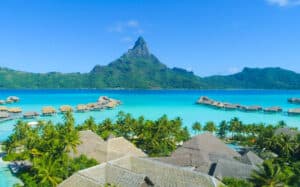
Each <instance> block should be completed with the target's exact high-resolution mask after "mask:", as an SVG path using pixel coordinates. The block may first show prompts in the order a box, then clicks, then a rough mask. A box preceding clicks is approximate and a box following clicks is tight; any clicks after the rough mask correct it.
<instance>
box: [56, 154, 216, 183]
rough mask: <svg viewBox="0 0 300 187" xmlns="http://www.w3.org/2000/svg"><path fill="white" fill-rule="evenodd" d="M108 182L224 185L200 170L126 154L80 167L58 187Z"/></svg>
mask: <svg viewBox="0 0 300 187" xmlns="http://www.w3.org/2000/svg"><path fill="white" fill-rule="evenodd" d="M107 183H109V184H114V185H116V186H124V187H150V186H182V187H199V186H205V187H217V186H219V185H220V184H221V183H220V182H219V181H218V180H216V179H214V178H213V177H211V176H209V175H206V174H203V173H200V172H195V171H191V170H187V169H184V168H181V167H176V166H173V165H169V164H164V163H161V162H157V161H155V160H150V159H146V158H140V157H133V156H125V157H122V158H120V159H116V160H113V161H109V162H106V163H102V164H100V165H97V166H94V167H91V168H88V169H84V170H81V171H79V172H77V173H75V174H73V175H72V176H71V177H69V178H68V179H66V180H65V181H63V182H62V183H61V184H59V187H67V186H72V187H98V186H104V185H105V184H107Z"/></svg>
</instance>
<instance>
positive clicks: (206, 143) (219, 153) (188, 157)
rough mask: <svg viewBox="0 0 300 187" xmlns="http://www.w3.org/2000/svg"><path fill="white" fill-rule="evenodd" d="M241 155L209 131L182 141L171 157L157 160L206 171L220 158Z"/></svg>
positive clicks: (232, 157) (231, 157)
mask: <svg viewBox="0 0 300 187" xmlns="http://www.w3.org/2000/svg"><path fill="white" fill-rule="evenodd" d="M240 156H241V155H240V154H239V153H238V152H236V151H234V150H232V149H230V148H229V147H228V146H227V145H226V144H225V143H223V142H222V141H221V140H219V139H218V138H217V137H215V136H214V135H212V134H210V133H204V134H200V135H198V136H195V137H193V138H192V139H190V140H188V141H186V142H184V143H183V145H182V146H181V147H179V148H178V149H176V150H175V151H174V152H173V153H172V155H171V157H165V158H157V160H160V161H163V162H166V163H170V164H174V165H178V166H184V167H192V168H195V169H196V170H198V171H202V172H205V173H208V172H209V170H210V168H211V165H212V164H213V163H215V162H217V161H218V159H220V158H227V159H234V158H235V157H237V158H239V157H240Z"/></svg>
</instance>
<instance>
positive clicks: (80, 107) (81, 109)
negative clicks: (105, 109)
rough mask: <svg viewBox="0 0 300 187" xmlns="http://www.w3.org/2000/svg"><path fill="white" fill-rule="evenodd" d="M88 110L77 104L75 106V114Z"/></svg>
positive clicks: (84, 106)
mask: <svg viewBox="0 0 300 187" xmlns="http://www.w3.org/2000/svg"><path fill="white" fill-rule="evenodd" d="M88 110H89V109H88V107H87V106H86V105H84V104H79V105H77V106H76V112H86V111H88Z"/></svg>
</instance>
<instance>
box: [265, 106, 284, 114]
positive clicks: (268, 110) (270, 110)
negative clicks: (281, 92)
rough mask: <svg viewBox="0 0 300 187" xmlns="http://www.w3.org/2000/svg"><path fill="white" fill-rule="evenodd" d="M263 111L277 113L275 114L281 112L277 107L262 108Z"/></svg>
mask: <svg viewBox="0 0 300 187" xmlns="http://www.w3.org/2000/svg"><path fill="white" fill-rule="evenodd" d="M263 111H264V112H265V113H277V112H282V108H281V107H279V106H273V107H269V108H264V109H263Z"/></svg>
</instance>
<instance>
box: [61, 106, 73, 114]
mask: <svg viewBox="0 0 300 187" xmlns="http://www.w3.org/2000/svg"><path fill="white" fill-rule="evenodd" d="M59 110H60V111H61V112H72V111H73V108H72V106H70V105H62V106H60V107H59Z"/></svg>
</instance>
